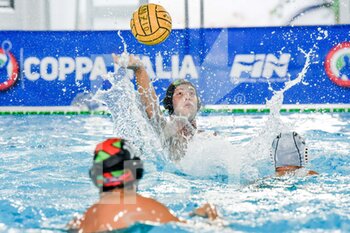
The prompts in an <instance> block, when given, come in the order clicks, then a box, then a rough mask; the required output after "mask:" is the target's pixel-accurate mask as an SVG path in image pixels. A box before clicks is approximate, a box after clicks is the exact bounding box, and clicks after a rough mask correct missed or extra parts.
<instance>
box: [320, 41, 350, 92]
mask: <svg viewBox="0 0 350 233" xmlns="http://www.w3.org/2000/svg"><path fill="white" fill-rule="evenodd" d="M325 69H326V74H327V75H328V77H329V79H330V80H331V81H332V82H334V83H335V84H337V85H338V86H341V87H350V42H343V43H340V44H338V45H336V46H335V47H333V48H332V49H331V50H330V51H329V53H328V54H327V56H326V62H325Z"/></svg>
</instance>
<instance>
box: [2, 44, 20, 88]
mask: <svg viewBox="0 0 350 233" xmlns="http://www.w3.org/2000/svg"><path fill="white" fill-rule="evenodd" d="M11 49H12V43H11V42H10V41H8V40H5V41H3V42H2V44H1V49H0V91H5V90H7V89H9V88H10V87H12V86H13V85H14V84H15V83H16V81H17V79H18V63H17V61H16V59H15V57H14V56H13V55H12V53H10V50H11Z"/></svg>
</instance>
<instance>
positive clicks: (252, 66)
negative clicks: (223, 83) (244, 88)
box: [230, 53, 291, 84]
mask: <svg viewBox="0 0 350 233" xmlns="http://www.w3.org/2000/svg"><path fill="white" fill-rule="evenodd" d="M290 58H291V55H290V54H289V53H282V54H281V55H280V57H276V56H275V55H274V54H271V53H268V54H237V55H236V56H235V57H234V60H233V65H232V68H231V72H230V79H231V82H232V83H233V84H239V83H243V82H244V83H247V82H249V83H257V82H284V81H287V80H288V65H289V62H290Z"/></svg>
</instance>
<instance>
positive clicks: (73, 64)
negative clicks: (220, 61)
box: [24, 54, 199, 81]
mask: <svg viewBox="0 0 350 233" xmlns="http://www.w3.org/2000/svg"><path fill="white" fill-rule="evenodd" d="M108 59H110V61H112V60H111V55H109V54H108V55H99V56H96V57H94V58H90V57H75V58H73V57H58V58H55V57H44V58H42V59H39V58H38V57H28V58H26V59H25V61H24V74H25V77H26V78H27V79H28V80H31V81H36V80H38V79H39V78H41V79H44V80H46V81H55V80H59V81H65V80H66V78H67V75H71V74H73V75H74V76H75V81H81V80H83V78H84V77H88V78H89V80H90V81H93V80H96V79H97V78H98V77H99V76H102V77H103V75H105V74H107V66H106V61H107V60H108ZM141 60H142V62H143V64H144V65H145V67H146V69H147V72H148V74H149V76H150V78H151V79H154V78H159V79H178V78H180V79H181V78H192V79H197V78H198V76H199V75H198V71H197V68H196V66H195V63H194V61H193V57H192V56H191V55H185V56H184V57H183V59H182V60H180V58H179V56H178V55H173V56H171V59H170V61H171V62H170V65H169V67H168V68H167V69H166V67H165V66H164V64H163V57H162V56H161V55H160V54H158V55H157V56H156V58H155V65H153V64H152V62H151V59H150V57H148V56H141ZM110 64H111V63H110ZM153 67H155V69H153ZM117 69H119V67H118V66H116V65H115V66H114V71H116V70H117Z"/></svg>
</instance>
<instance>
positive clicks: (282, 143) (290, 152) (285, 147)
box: [271, 132, 318, 176]
mask: <svg viewBox="0 0 350 233" xmlns="http://www.w3.org/2000/svg"><path fill="white" fill-rule="evenodd" d="M271 157H272V159H273V163H274V165H275V172H276V176H284V175H299V174H301V175H302V174H305V175H317V174H318V173H317V172H315V171H308V170H305V168H304V166H305V164H306V163H307V162H308V148H307V147H306V143H305V140H304V139H303V138H302V137H301V136H300V135H299V134H298V133H296V132H287V133H280V134H279V135H277V137H276V138H275V139H274V140H273V142H272V147H271Z"/></svg>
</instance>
